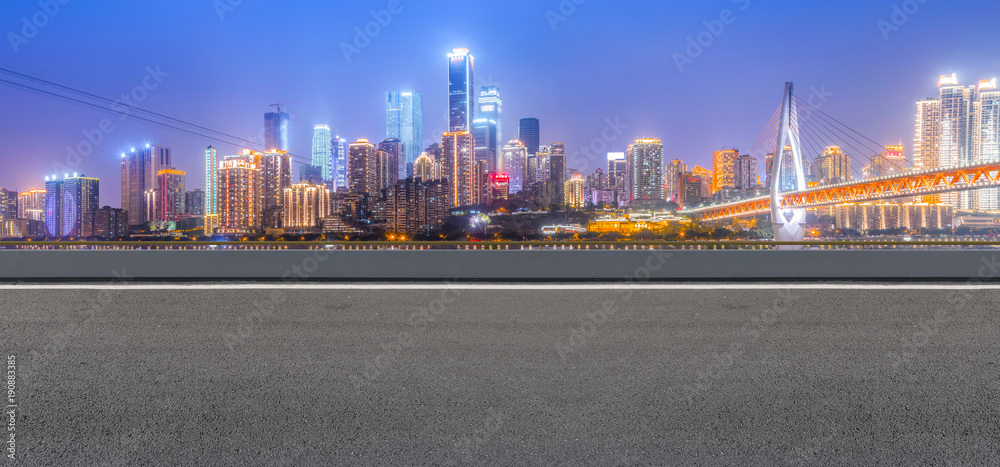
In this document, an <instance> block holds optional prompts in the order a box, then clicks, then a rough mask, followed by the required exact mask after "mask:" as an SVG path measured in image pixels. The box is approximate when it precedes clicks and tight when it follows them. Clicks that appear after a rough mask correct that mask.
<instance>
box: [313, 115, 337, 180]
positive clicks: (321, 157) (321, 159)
mask: <svg viewBox="0 0 1000 467" xmlns="http://www.w3.org/2000/svg"><path fill="white" fill-rule="evenodd" d="M332 142H333V140H332V139H331V137H330V127H329V126H327V125H316V126H314V127H313V137H312V166H313V167H319V168H320V174H321V175H320V176H321V177H322V178H323V181H326V180H330V177H331V176H332V172H331V170H330V169H331V167H330V155H331V154H332V149H333V146H332Z"/></svg>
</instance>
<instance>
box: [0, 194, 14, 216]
mask: <svg viewBox="0 0 1000 467" xmlns="http://www.w3.org/2000/svg"><path fill="white" fill-rule="evenodd" d="M17 201H18V195H17V192H16V191H13V190H8V189H6V188H0V221H5V220H8V219H15V218H17Z"/></svg>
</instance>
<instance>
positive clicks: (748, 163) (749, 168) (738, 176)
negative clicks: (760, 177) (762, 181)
mask: <svg viewBox="0 0 1000 467" xmlns="http://www.w3.org/2000/svg"><path fill="white" fill-rule="evenodd" d="M733 180H734V183H735V186H734V188H736V189H737V190H740V191H744V192H745V191H747V190H752V189H753V188H754V187H756V186H757V158H756V157H753V156H751V155H749V154H740V156H739V157H737V158H736V163H735V165H734V169H733Z"/></svg>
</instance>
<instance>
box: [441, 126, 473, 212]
mask: <svg viewBox="0 0 1000 467" xmlns="http://www.w3.org/2000/svg"><path fill="white" fill-rule="evenodd" d="M473 146H474V145H473V141H472V133H469V132H468V131H457V132H449V133H445V134H444V135H442V141H441V159H440V160H441V170H442V172H443V174H444V177H445V178H447V179H448V182H449V184H450V188H451V196H450V201H451V203H452V206H469V205H472V204H475V199H476V195H475V188H476V181H475V176H474V172H475V168H476V167H475V153H474V151H473V149H474V148H473Z"/></svg>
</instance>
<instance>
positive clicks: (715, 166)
mask: <svg viewBox="0 0 1000 467" xmlns="http://www.w3.org/2000/svg"><path fill="white" fill-rule="evenodd" d="M739 157H740V151H739V150H738V149H723V150H721V151H715V152H714V153H712V172H713V173H714V174H715V177H714V178H712V193H713V194H714V193H715V192H717V191H719V190H721V189H723V188H734V187H736V177H735V170H736V159H737V158H739Z"/></svg>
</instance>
